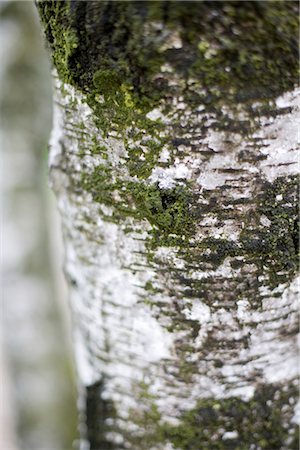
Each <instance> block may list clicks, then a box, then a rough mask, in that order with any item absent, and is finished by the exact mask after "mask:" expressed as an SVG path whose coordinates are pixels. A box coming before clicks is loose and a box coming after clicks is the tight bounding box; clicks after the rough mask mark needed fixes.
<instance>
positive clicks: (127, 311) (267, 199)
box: [37, 1, 298, 450]
mask: <svg viewBox="0 0 300 450" xmlns="http://www.w3.org/2000/svg"><path fill="white" fill-rule="evenodd" d="M37 6H38V10H39V12H40V16H41V20H42V24H43V28H44V31H45V34H46V38H47V40H48V43H49V47H50V49H51V52H52V58H53V62H54V67H55V70H54V80H55V116H54V128H53V134H52V140H51V149H50V150H51V151H50V176H51V183H52V186H53V189H54V190H55V192H56V195H57V199H58V205H59V209H60V213H61V217H62V221H63V230H64V238H65V251H66V254H65V271H66V276H67V279H68V282H69V287H70V298H71V305H72V309H73V312H74V322H75V348H76V353H77V361H78V369H79V375H80V380H81V382H82V384H83V385H84V386H85V388H86V399H85V415H86V431H85V428H84V427H83V435H85V437H86V441H87V442H86V444H87V446H88V445H90V448H91V449H105V450H107V449H125V448H126V449H127V448H128V449H135V450H142V449H145V450H150V449H153V450H154V449H155V450H158V449H165V450H167V449H186V450H187V449H189V450H191V449H192V450H199V449H200V448H201V449H229V448H234V449H241V450H242V449H243V450H244V449H268V450H270V449H272V450H275V449H291V450H294V449H296V448H297V442H296V441H297V433H296V425H295V422H296V412H295V411H296V409H295V404H296V400H297V363H296V361H297V348H296V341H295V339H296V333H297V329H298V322H297V318H296V299H297V282H296V273H297V261H298V259H297V251H298V243H297V241H298V232H297V228H296V225H297V222H296V219H297V157H296V150H297V147H296V145H297V144H296V115H297V109H296V101H297V89H296V87H295V86H296V83H297V16H298V11H297V10H298V4H297V2H256V1H253V2H247V1H244V2H230V1H228V2H205V1H204V2H173V1H168V2H166V1H160V2H152V1H150V2H141V1H127V2H121V1H114V2H110V1H98V2H95V1H89V2H75V1H71V2H64V1H60V2H54V1H41V2H38V3H37Z"/></svg>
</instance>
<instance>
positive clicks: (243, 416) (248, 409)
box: [125, 383, 299, 450]
mask: <svg viewBox="0 0 300 450" xmlns="http://www.w3.org/2000/svg"><path fill="white" fill-rule="evenodd" d="M139 395H140V401H141V404H142V405H143V408H140V409H139V411H136V410H131V411H130V416H129V421H130V422H133V423H134V424H135V425H137V426H138V427H139V431H140V432H139V433H137V434H134V433H128V434H127V433H125V437H126V439H127V440H128V441H129V442H130V443H131V445H132V447H133V448H134V449H149V448H152V447H153V448H156V447H158V446H159V448H160V446H164V445H166V444H167V443H170V442H171V443H172V444H173V445H174V447H175V448H176V449H180V450H199V449H200V448H201V450H211V449H216V450H226V449H228V450H229V449H234V450H248V449H249V448H251V449H255V450H270V449H272V450H281V449H283V448H284V449H285V450H295V449H296V448H298V445H299V442H298V430H297V426H296V424H292V423H291V418H292V417H293V415H294V406H295V403H296V398H297V386H296V385H295V384H293V383H290V384H287V385H285V386H282V385H275V384H274V385H263V384H261V385H258V386H257V388H256V390H255V393H254V396H253V397H252V398H251V399H250V400H248V401H246V400H242V399H241V398H239V397H229V398H225V399H224V398H223V399H216V398H210V397H209V398H205V399H201V400H199V401H198V402H197V405H196V406H195V407H194V408H193V409H191V410H189V411H185V412H183V413H182V414H181V415H180V416H179V417H177V420H178V421H179V424H178V425H170V424H169V423H166V422H164V421H163V418H162V416H161V414H160V412H159V410H158V408H157V406H156V403H155V401H156V399H155V396H153V395H152V394H150V393H149V386H148V385H142V384H141V386H140V388H139ZM141 432H142V433H141ZM227 432H234V435H233V436H232V437H229V436H228V435H227V436H226V433H227ZM141 435H142V437H141Z"/></svg>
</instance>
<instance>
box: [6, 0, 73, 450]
mask: <svg viewBox="0 0 300 450" xmlns="http://www.w3.org/2000/svg"><path fill="white" fill-rule="evenodd" d="M0 52H1V54H0V151H1V172H0V181H1V333H0V386H1V391H0V394H1V395H0V402H1V403H0V449H1V450H18V449H28V450H43V449H45V450H56V449H57V450H62V449H71V448H72V445H73V444H74V441H75V442H76V439H77V435H76V419H77V417H76V416H77V413H76V382H75V375H74V365H73V359H72V351H71V332H70V318H69V311H68V305H67V300H66V298H67V295H66V287H65V285H64V280H63V277H62V243H61V237H60V229H59V223H58V218H57V213H56V207H55V199H54V198H53V194H52V192H51V191H50V190H49V188H48V181H47V153H48V150H47V142H48V139H49V133H50V130H51V116H52V111H51V76H50V64H49V60H48V56H47V52H46V50H45V43H44V39H43V36H42V32H41V29H40V26H39V20H38V17H37V13H36V11H35V6H34V3H33V1H30V0H29V1H5V0H0Z"/></svg>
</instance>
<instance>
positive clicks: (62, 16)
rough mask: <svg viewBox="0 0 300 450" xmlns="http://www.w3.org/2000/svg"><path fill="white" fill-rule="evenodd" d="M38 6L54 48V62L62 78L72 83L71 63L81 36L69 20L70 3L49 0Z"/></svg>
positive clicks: (48, 38) (41, 2)
mask: <svg viewBox="0 0 300 450" xmlns="http://www.w3.org/2000/svg"><path fill="white" fill-rule="evenodd" d="M37 7H38V9H39V12H40V17H41V19H42V22H43V24H44V30H45V33H46V37H47V40H48V42H49V44H50V47H51V49H52V57H53V63H54V65H55V67H56V69H57V71H58V74H59V76H60V78H61V79H62V80H63V81H65V82H68V83H71V82H72V76H71V73H70V69H69V63H70V59H71V56H72V54H73V53H74V51H75V49H76V48H77V47H78V46H79V38H78V35H77V33H76V29H75V28H74V27H72V25H71V23H70V20H69V17H70V13H71V10H70V4H69V3H68V2H65V1H61V2H57V1H53V0H47V1H39V2H37Z"/></svg>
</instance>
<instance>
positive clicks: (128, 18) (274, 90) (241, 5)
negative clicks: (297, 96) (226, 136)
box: [38, 1, 298, 132]
mask: <svg viewBox="0 0 300 450" xmlns="http://www.w3.org/2000/svg"><path fill="white" fill-rule="evenodd" d="M38 7H39V9H40V13H41V17H42V20H43V22H44V24H45V29H46V35H47V38H48V40H49V42H50V45H51V47H52V50H53V60H54V63H55V65H56V66H57V68H58V70H59V73H60V76H61V77H62V78H63V79H64V80H65V81H68V82H69V83H71V84H74V85H75V86H76V87H77V88H79V89H81V90H82V91H83V92H84V93H86V94H88V96H89V104H90V105H91V106H92V107H93V108H94V111H95V113H96V115H97V116H98V117H99V122H98V125H99V127H100V128H101V129H103V130H104V132H106V131H107V129H109V127H110V122H111V120H112V122H113V123H112V126H113V127H114V126H115V125H116V124H117V129H119V131H121V129H124V127H126V126H128V124H129V123H132V122H134V121H135V118H136V112H139V111H140V112H142V113H143V114H145V112H147V111H149V110H151V109H153V108H154V107H155V106H156V105H157V104H158V103H159V102H160V101H161V100H162V99H165V100H167V99H168V98H170V97H172V95H174V93H175V92H176V90H177V89H178V87H177V88H173V87H172V86H170V85H169V84H168V82H167V81H166V79H164V77H163V76H157V74H158V73H159V72H160V67H161V64H162V63H169V64H170V65H171V66H172V67H173V68H174V69H175V71H176V73H177V74H178V75H179V77H180V78H181V85H180V89H181V90H182V92H181V94H182V95H183V96H184V101H185V102H186V103H187V104H190V106H191V107H194V106H197V105H199V104H201V105H203V104H204V105H205V106H206V109H208V110H210V111H214V112H215V113H216V114H217V118H218V120H217V121H216V122H217V123H218V126H219V127H222V124H223V122H224V120H225V123H224V127H226V128H228V126H229V125H230V124H229V125H228V123H227V122H228V120H227V119H229V118H228V117H226V114H224V112H222V111H221V106H222V105H224V104H229V105H230V107H231V108H232V109H235V105H236V104H237V103H243V104H244V107H245V108H246V109H248V110H249V112H251V114H252V115H257V114H258V115H259V114H260V113H261V112H260V109H259V108H256V109H255V110H253V109H252V103H253V101H256V100H260V101H263V105H262V107H263V108H264V111H265V112H266V107H267V111H269V112H270V114H271V112H272V110H273V109H274V105H272V103H271V104H270V103H269V100H272V99H274V98H275V97H276V96H278V95H280V94H281V93H283V92H285V91H286V90H289V89H292V88H293V86H294V85H295V84H297V79H298V54H297V51H298V45H297V35H298V33H297V30H298V20H297V16H298V15H297V11H298V3H297V2H294V1H290V2H285V1H277V2H272V1H271V2H258V1H249V2H240V1H227V2H209V3H208V2H175V1H170V2H165V3H164V4H163V5H158V4H157V2H154V1H149V2H138V1H128V2H122V1H117V2H109V1H101V2H72V3H70V2H67V1H61V2H55V1H41V2H38ZM153 20H154V21H156V22H159V21H160V22H162V23H163V24H164V28H165V29H169V30H175V29H176V30H177V31H178V32H179V34H180V35H181V39H182V42H183V46H182V48H179V49H177V48H175V49H174V48H173V49H168V50H166V51H162V50H161V44H162V43H163V42H164V38H163V33H162V31H159V29H157V28H155V27H154V28H153V30H152V31H151V33H146V32H145V29H144V25H145V24H146V23H147V21H148V22H149V23H153V22H150V21H153ZM189 77H190V78H192V79H193V80H194V83H192V84H189V86H187V85H186V80H187V79H188V78H189ZM174 89H175V90H174ZM200 92H201V94H200ZM99 94H100V95H103V96H104V98H105V105H102V107H101V106H99V104H98V103H97V95H98V96H99ZM166 103H168V102H166ZM166 107H167V105H166ZM130 110H133V112H132V111H131V112H130ZM137 110H139V111H137ZM245 131H246V130H245Z"/></svg>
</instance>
